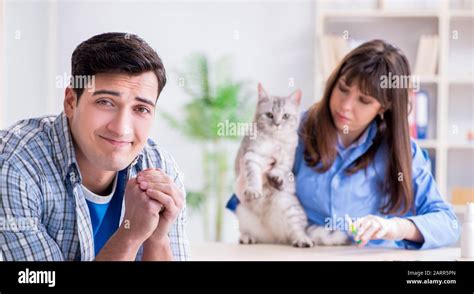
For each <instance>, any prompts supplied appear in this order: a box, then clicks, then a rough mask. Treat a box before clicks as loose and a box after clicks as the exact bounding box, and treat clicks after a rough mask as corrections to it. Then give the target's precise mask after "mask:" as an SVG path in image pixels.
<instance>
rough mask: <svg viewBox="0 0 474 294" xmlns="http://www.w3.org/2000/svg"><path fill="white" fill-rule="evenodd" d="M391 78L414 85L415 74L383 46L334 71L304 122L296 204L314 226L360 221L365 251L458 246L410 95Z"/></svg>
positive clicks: (365, 47)
mask: <svg viewBox="0 0 474 294" xmlns="http://www.w3.org/2000/svg"><path fill="white" fill-rule="evenodd" d="M389 77H390V78H391V77H397V78H399V80H400V79H402V78H403V79H405V78H406V77H410V68H409V64H408V61H407V59H406V57H405V56H404V54H403V53H402V52H401V50H400V49H398V48H396V47H394V46H392V45H390V44H388V43H386V42H384V41H381V40H374V41H371V42H367V43H365V44H362V45H361V46H359V47H358V48H356V49H354V50H353V51H351V52H350V53H349V54H348V55H347V56H345V58H344V59H343V60H342V61H341V63H340V64H339V66H338V67H337V68H336V69H335V70H334V72H333V73H332V75H331V76H330V78H329V80H328V81H327V84H326V89H325V92H324V95H323V97H322V101H320V102H319V103H316V104H314V105H313V106H312V107H311V108H310V109H309V110H308V111H307V113H305V114H304V116H303V119H302V122H301V128H300V134H299V135H300V142H299V145H298V147H297V151H296V160H295V165H294V174H295V179H296V188H297V196H298V198H299V199H300V202H301V204H302V205H303V207H304V209H305V211H306V214H307V216H308V219H309V221H310V223H314V224H319V225H326V226H327V227H331V226H332V227H334V226H337V224H340V223H341V220H342V223H344V216H345V215H346V214H348V215H350V217H351V218H355V219H356V220H355V223H354V224H355V227H356V232H357V233H355V234H354V235H355V236H354V239H355V241H358V243H359V245H358V246H365V245H366V244H369V245H372V246H386V247H400V248H420V249H428V248H435V247H440V246H445V245H449V244H452V243H454V242H456V240H457V239H458V237H459V225H458V220H457V218H456V215H455V213H454V211H453V209H452V207H451V206H450V205H449V204H448V203H447V202H446V201H445V200H444V199H443V198H442V197H441V195H440V193H439V191H438V189H437V187H436V183H435V181H434V178H433V176H432V174H431V171H430V169H429V162H428V160H427V159H425V157H424V153H423V152H422V150H421V149H420V147H419V146H418V145H417V144H416V143H415V142H414V141H413V140H410V137H409V128H408V111H409V94H410V89H409V87H406V86H405V87H400V88H393V87H392V88H390V87H386V85H387V83H386V79H387V78H389ZM383 82H385V83H383ZM388 84H391V83H388ZM336 229H337V227H336Z"/></svg>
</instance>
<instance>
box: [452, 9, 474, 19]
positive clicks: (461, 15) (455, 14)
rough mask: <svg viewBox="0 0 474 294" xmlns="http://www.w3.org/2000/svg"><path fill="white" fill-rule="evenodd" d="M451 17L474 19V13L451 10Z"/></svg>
mask: <svg viewBox="0 0 474 294" xmlns="http://www.w3.org/2000/svg"><path fill="white" fill-rule="evenodd" d="M449 16H450V17H451V18H466V17H473V18H474V12H473V11H469V10H461V9H455V10H450V11H449Z"/></svg>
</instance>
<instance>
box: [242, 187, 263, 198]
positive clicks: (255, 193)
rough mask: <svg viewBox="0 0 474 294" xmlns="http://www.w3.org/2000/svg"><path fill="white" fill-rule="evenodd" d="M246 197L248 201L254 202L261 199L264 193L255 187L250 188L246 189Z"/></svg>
mask: <svg viewBox="0 0 474 294" xmlns="http://www.w3.org/2000/svg"><path fill="white" fill-rule="evenodd" d="M244 195H245V198H246V199H247V200H253V199H257V198H260V197H261V196H262V191H260V190H259V189H256V188H253V187H248V188H247V189H245V191H244Z"/></svg>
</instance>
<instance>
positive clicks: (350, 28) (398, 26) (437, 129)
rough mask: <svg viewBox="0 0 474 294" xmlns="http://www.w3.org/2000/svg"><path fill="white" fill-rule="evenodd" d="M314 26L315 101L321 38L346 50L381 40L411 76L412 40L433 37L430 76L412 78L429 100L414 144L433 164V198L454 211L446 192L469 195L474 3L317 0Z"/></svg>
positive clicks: (321, 81)
mask: <svg viewBox="0 0 474 294" xmlns="http://www.w3.org/2000/svg"><path fill="white" fill-rule="evenodd" d="M315 20H316V23H315V42H316V44H315V45H316V46H315V48H317V50H315V58H314V60H315V61H314V69H315V71H314V72H315V75H314V76H315V93H314V94H315V97H317V98H316V99H320V98H319V97H321V95H322V92H323V90H324V85H325V80H326V78H327V72H324V70H323V69H324V66H323V64H322V63H321V57H322V56H323V55H322V54H321V52H320V48H321V40H322V37H323V36H327V35H336V36H337V35H339V36H340V37H341V38H344V39H346V40H347V42H348V43H349V44H351V42H352V43H353V44H359V43H362V42H364V41H368V40H372V39H376V38H378V39H385V40H387V41H389V42H392V43H395V44H397V46H398V47H400V48H401V49H402V50H403V51H404V52H405V54H406V56H407V58H408V60H409V62H410V65H411V68H412V71H413V69H414V66H415V63H416V55H417V49H418V41H419V39H420V36H421V35H433V34H435V35H438V38H439V41H438V44H439V45H438V59H437V63H438V64H437V70H436V73H435V74H434V75H426V76H419V79H420V80H419V81H420V89H421V90H424V91H426V92H427V93H428V94H429V118H428V124H429V129H428V136H427V138H426V139H422V140H417V142H418V144H419V145H420V146H421V147H422V148H423V149H425V150H427V151H428V153H429V155H430V157H431V158H432V161H434V164H433V165H434V170H433V174H434V175H435V178H436V182H437V184H438V187H439V189H440V192H441V194H442V195H444V196H445V197H446V198H447V199H448V200H449V201H452V202H453V204H454V206H455V210H456V212H458V213H461V212H462V210H463V206H462V205H461V204H460V203H459V202H458V201H456V199H458V198H457V197H454V198H453V191H454V190H458V188H463V189H470V190H471V191H472V190H473V189H474V141H473V140H470V141H469V140H467V138H466V136H467V132H468V131H469V130H471V131H474V50H473V49H474V0H434V1H426V0H412V1H409V0H358V1H348V0H333V1H328V0H317V1H316V3H315ZM353 47H355V45H354V46H351V48H350V49H352V48H353ZM323 48H324V47H323ZM453 200H454V201H453Z"/></svg>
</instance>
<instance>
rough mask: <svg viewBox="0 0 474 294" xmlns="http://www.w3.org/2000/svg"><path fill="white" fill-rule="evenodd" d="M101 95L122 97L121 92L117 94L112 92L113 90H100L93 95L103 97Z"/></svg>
mask: <svg viewBox="0 0 474 294" xmlns="http://www.w3.org/2000/svg"><path fill="white" fill-rule="evenodd" d="M101 94H107V95H112V96H117V97H118V96H120V93H119V92H115V91H111V90H98V91H94V93H93V94H92V96H95V95H101Z"/></svg>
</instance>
